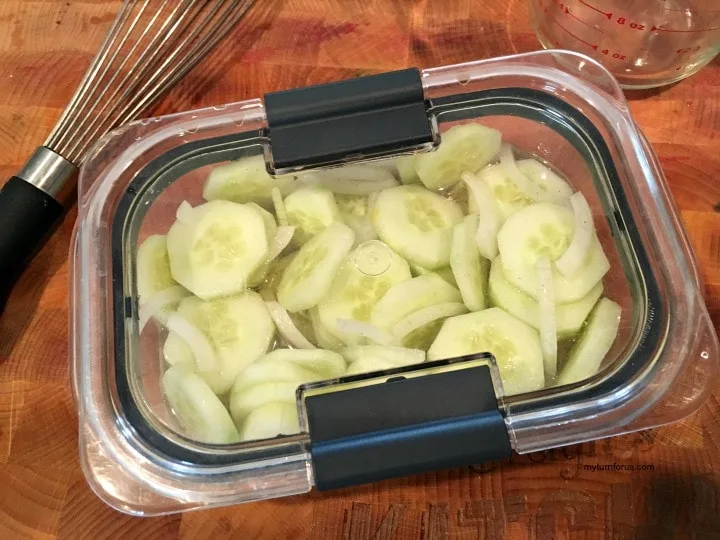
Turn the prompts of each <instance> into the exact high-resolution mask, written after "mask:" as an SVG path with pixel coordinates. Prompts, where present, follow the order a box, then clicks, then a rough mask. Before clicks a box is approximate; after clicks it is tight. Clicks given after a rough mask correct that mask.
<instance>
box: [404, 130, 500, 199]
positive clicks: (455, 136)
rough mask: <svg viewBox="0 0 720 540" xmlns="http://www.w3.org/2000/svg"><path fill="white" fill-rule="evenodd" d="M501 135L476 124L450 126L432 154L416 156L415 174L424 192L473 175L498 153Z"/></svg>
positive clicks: (449, 184)
mask: <svg viewBox="0 0 720 540" xmlns="http://www.w3.org/2000/svg"><path fill="white" fill-rule="evenodd" d="M501 139H502V136H501V134H500V132H499V131H498V130H496V129H492V128H489V127H486V126H483V125H481V124H477V123H468V124H462V125H458V126H454V127H452V128H450V129H449V130H447V131H446V132H445V133H443V134H442V140H441V143H440V146H439V147H438V148H437V150H435V151H434V152H428V153H425V154H418V155H417V161H416V162H415V170H416V171H417V175H418V176H419V177H420V180H421V181H422V183H423V184H425V187H427V188H428V189H445V188H447V187H450V186H452V185H453V184H455V183H457V182H459V181H460V175H461V174H462V173H464V172H471V173H473V172H476V171H479V170H480V169H482V168H483V167H484V166H485V165H487V164H488V163H490V162H491V161H492V160H493V159H494V158H495V156H497V153H498V152H499V151H500V144H501Z"/></svg>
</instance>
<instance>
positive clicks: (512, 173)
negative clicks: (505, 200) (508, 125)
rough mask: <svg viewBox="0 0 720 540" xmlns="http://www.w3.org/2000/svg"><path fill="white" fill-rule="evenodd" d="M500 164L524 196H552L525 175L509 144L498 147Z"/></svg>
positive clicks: (535, 197)
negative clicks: (516, 161)
mask: <svg viewBox="0 0 720 540" xmlns="http://www.w3.org/2000/svg"><path fill="white" fill-rule="evenodd" d="M500 165H501V166H502V168H503V169H505V174H507V175H508V176H509V177H510V180H512V181H513V183H514V184H515V186H516V187H517V188H518V189H519V190H520V191H521V192H522V194H523V195H525V197H527V198H528V199H532V200H533V201H537V202H540V201H548V200H550V199H552V197H548V195H547V194H546V193H545V191H543V190H542V189H541V188H540V186H538V185H537V184H536V183H535V182H533V181H532V180H530V179H529V178H528V177H527V176H525V175H524V174H523V173H522V172H521V171H520V169H519V168H518V166H517V163H515V158H514V157H513V151H512V148H511V147H510V145H508V144H503V145H502V146H501V147H500Z"/></svg>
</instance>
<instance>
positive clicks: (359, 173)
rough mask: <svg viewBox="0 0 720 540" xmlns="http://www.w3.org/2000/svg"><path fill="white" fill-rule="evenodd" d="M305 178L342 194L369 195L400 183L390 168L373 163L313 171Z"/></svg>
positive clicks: (311, 182)
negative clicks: (373, 164)
mask: <svg viewBox="0 0 720 540" xmlns="http://www.w3.org/2000/svg"><path fill="white" fill-rule="evenodd" d="M304 178H305V179H306V181H307V182H309V183H310V184H316V185H319V186H322V187H324V188H326V189H329V190H330V191H332V192H333V193H335V194H341V195H369V194H370V193H373V192H375V191H380V190H383V189H388V188H391V187H394V186H397V185H398V183H397V181H396V180H395V177H394V176H393V174H392V173H391V172H390V171H389V170H388V169H386V168H384V167H380V166H372V165H349V166H344V167H340V168H335V169H329V170H323V171H313V172H311V173H308V174H307V175H306V176H305V177H304Z"/></svg>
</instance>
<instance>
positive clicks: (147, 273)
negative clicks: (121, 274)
mask: <svg viewBox="0 0 720 540" xmlns="http://www.w3.org/2000/svg"><path fill="white" fill-rule="evenodd" d="M136 266H137V270H136V275H137V291H138V297H139V300H140V303H141V304H142V303H144V302H146V301H147V300H148V298H150V297H151V296H152V295H154V294H155V293H157V292H160V291H164V290H165V289H169V288H170V287H174V286H176V285H177V282H176V281H175V280H174V279H173V277H172V274H171V273H170V259H169V258H168V252H167V242H166V239H165V236H163V235H159V234H154V235H152V236H148V237H147V238H146V239H145V241H144V242H143V243H142V244H140V246H139V247H138V250H137V263H136Z"/></svg>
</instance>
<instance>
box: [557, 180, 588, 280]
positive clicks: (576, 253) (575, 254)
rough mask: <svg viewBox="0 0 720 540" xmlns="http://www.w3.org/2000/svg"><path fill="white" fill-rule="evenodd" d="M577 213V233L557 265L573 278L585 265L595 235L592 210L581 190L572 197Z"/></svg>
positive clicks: (562, 271)
mask: <svg viewBox="0 0 720 540" xmlns="http://www.w3.org/2000/svg"><path fill="white" fill-rule="evenodd" d="M570 204H571V205H572V209H573V213H574V214H575V234H573V238H572V240H571V241H570V245H569V246H568V248H567V249H566V250H565V253H563V254H562V255H561V256H560V257H559V258H558V259H557V260H556V261H555V266H557V269H558V270H559V271H560V273H561V274H562V275H563V276H565V277H566V278H573V277H575V276H576V275H577V273H578V272H579V271H580V269H581V268H582V267H583V263H584V262H585V259H587V256H588V252H589V251H590V248H591V246H592V241H593V237H594V236H595V227H594V224H593V217H592V210H590V205H589V204H588V202H587V200H586V199H585V197H584V196H583V194H582V193H580V192H579V191H578V192H577V193H574V194H573V195H572V196H571V197H570Z"/></svg>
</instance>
